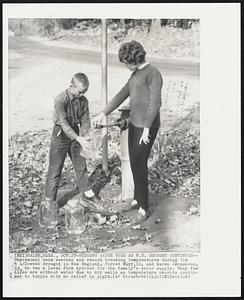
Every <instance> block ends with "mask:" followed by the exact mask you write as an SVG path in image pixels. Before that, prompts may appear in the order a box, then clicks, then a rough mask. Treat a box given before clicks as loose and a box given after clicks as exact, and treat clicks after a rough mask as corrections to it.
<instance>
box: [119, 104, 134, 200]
mask: <svg viewBox="0 0 244 300" xmlns="http://www.w3.org/2000/svg"><path fill="white" fill-rule="evenodd" d="M120 111H122V113H121V119H123V118H127V119H128V118H129V116H130V108H129V107H124V108H122V109H120ZM120 148H121V158H120V159H121V174H122V195H121V197H122V200H125V199H133V197H134V180H133V176H132V172H131V167H130V157H129V149H128V128H127V129H125V130H123V129H121V131H120Z"/></svg>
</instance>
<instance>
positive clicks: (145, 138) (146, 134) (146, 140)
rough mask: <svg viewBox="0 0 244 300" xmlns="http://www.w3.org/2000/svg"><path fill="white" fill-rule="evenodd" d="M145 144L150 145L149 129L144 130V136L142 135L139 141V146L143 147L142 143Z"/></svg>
mask: <svg viewBox="0 0 244 300" xmlns="http://www.w3.org/2000/svg"><path fill="white" fill-rule="evenodd" d="M142 142H143V143H144V144H146V145H147V144H149V143H150V135H149V128H146V127H145V128H144V129H143V132H142V135H141V138H140V141H139V144H140V145H141V143H142Z"/></svg>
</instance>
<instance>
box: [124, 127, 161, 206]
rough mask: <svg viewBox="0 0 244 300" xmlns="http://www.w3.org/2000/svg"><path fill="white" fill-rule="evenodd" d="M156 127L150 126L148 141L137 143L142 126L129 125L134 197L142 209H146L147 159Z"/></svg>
mask: <svg viewBox="0 0 244 300" xmlns="http://www.w3.org/2000/svg"><path fill="white" fill-rule="evenodd" d="M158 129H159V128H158V127H157V128H153V127H152V128H150V130H149V135H150V137H149V139H150V142H149V143H148V144H147V145H146V144H145V143H143V142H142V143H141V144H139V141H140V138H141V136H142V132H143V128H139V127H135V126H133V125H132V124H130V125H129V133H128V135H129V137H128V143H129V156H130V165H131V171H132V175H133V179H134V185H135V188H134V199H135V200H136V201H137V202H138V204H139V207H141V208H143V209H144V210H146V211H147V210H148V167H147V161H148V157H149V155H150V152H151V149H152V145H153V143H154V140H155V138H156V135H157V132H158Z"/></svg>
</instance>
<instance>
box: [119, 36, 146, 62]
mask: <svg viewBox="0 0 244 300" xmlns="http://www.w3.org/2000/svg"><path fill="white" fill-rule="evenodd" d="M146 54H147V53H146V51H145V50H144V48H143V46H142V45H141V44H140V43H139V42H137V41H134V40H133V41H131V42H127V43H123V44H122V45H121V46H120V48H119V53H118V56H119V61H120V62H122V63H128V64H133V65H136V64H141V63H144V62H145V56H146Z"/></svg>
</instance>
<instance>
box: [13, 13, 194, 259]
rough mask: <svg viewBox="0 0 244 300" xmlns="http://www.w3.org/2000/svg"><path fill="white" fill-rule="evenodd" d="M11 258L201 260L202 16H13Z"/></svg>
mask: <svg viewBox="0 0 244 300" xmlns="http://www.w3.org/2000/svg"><path fill="white" fill-rule="evenodd" d="M8 26H9V28H8V30H9V48H8V49H9V216H10V218H9V226H10V235H9V238H10V251H11V252H23V251H28V252H58V253H59V252H86V251H92V252H94V251H96V252H101V251H103V252H104V251H119V252H124V251H127V252H131V251H133V252H135V251H137V252H141V251H143V252H144V251H148V252H149V251H150V252H152V251H157V252H158V251H199V250H200V232H199V223H200V138H199V133H200V129H199V117H200V114H199V107H200V106H199V104H200V103H199V102H200V98H199V96H200V95H199V63H200V61H199V58H200V20H199V19H103V20H101V19H69V18H66V19H57V18H55V19H54V18H52V19H49V18H43V19H35V18H34V19H32V18H30V19H22V18H20V19H9V23H8Z"/></svg>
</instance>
